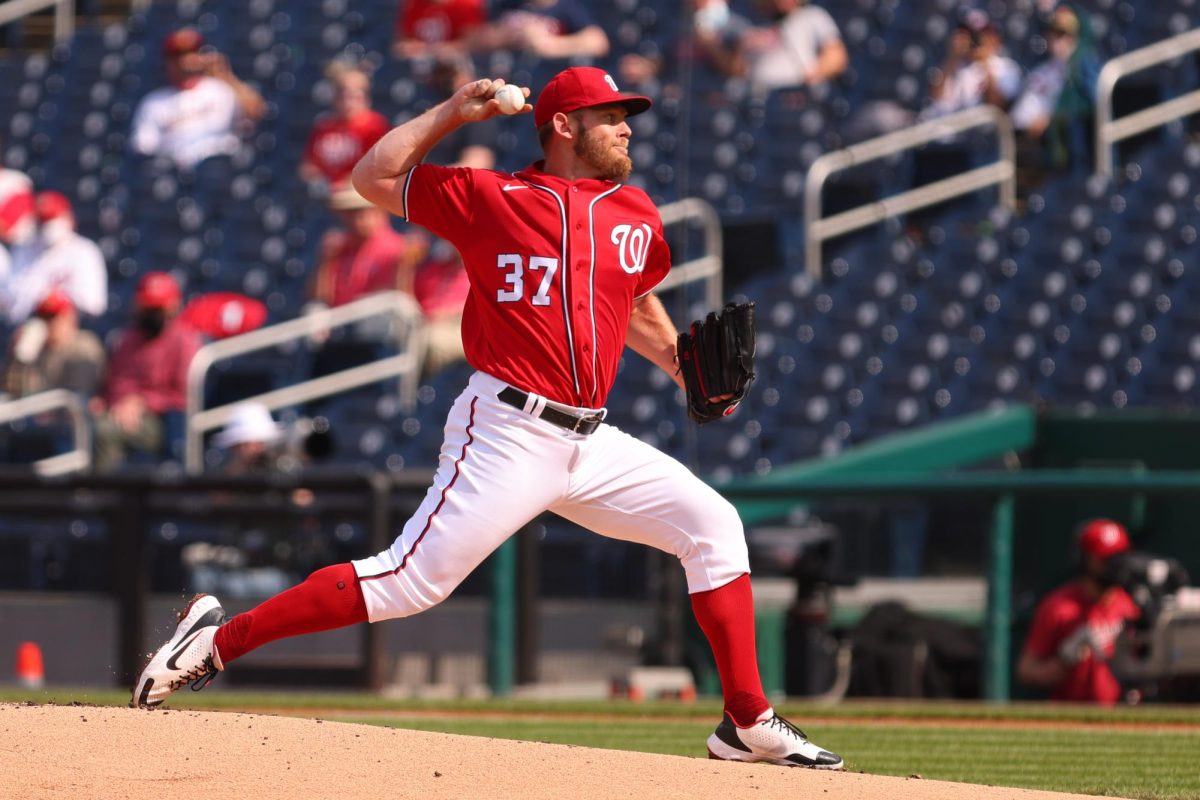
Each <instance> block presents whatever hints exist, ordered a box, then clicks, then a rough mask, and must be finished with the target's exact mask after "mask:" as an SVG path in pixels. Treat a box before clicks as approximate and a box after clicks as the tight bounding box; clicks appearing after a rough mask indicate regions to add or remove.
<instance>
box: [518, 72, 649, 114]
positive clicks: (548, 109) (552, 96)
mask: <svg viewBox="0 0 1200 800" xmlns="http://www.w3.org/2000/svg"><path fill="white" fill-rule="evenodd" d="M607 103H620V104H621V105H623V106H625V110H626V111H628V112H629V116H631V117H632V116H633V115H634V114H640V113H642V112H643V111H645V110H646V109H648V108H650V98H649V97H642V96H641V95H635V94H622V93H621V90H620V89H618V88H617V82H616V81H614V80H613V78H612V76H611V75H609V74H608V73H607V72H605V71H604V70H602V69H598V68H596V67H571V68H570V69H564V70H563V71H562V72H560V73H558V74H557V75H555V76H554V77H553V78H551V79H550V82H549V83H547V84H546V86H545V88H544V89H542V93H541V94H539V95H538V99H537V105H535V106H534V107H533V124H534V125H536V126H537V127H539V128H540V127H542V126H543V125H545V124H546V123H547V122H549V121H550V120H551V118H553V117H554V115H555V114H557V113H558V112H560V111H561V112H563V113H564V114H566V113H568V112H571V111H575V110H577V109H580V108H588V107H590V106H602V105H605V104H607Z"/></svg>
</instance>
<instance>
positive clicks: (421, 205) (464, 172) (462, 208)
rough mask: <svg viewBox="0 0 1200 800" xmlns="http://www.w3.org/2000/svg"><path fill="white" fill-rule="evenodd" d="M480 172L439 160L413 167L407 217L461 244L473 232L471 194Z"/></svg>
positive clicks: (406, 193) (406, 186) (406, 185)
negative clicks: (442, 164)
mask: <svg viewBox="0 0 1200 800" xmlns="http://www.w3.org/2000/svg"><path fill="white" fill-rule="evenodd" d="M476 172H477V170H473V169H468V168H466V167H440V166H437V165H435V164H418V165H417V166H415V167H413V168H412V169H411V170H409V173H408V177H407V178H406V179H405V181H404V188H403V191H404V214H405V217H406V218H407V219H408V221H409V222H415V223H417V224H418V225H420V226H422V227H424V228H426V229H428V230H429V231H430V232H432V233H433V234H435V235H436V236H440V237H442V238H443V239H445V240H446V241H448V242H450V243H451V244H453V245H455V246H457V245H458V244H459V243H460V242H462V241H463V240H464V239H465V238H467V237H469V236H471V235H472V233H473V232H472V231H471V216H472V215H471V198H472V195H473V194H474V192H475V173H476ZM459 249H460V251H461V249H462V248H459Z"/></svg>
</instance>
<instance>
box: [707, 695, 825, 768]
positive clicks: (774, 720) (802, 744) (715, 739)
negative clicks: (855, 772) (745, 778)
mask: <svg viewBox="0 0 1200 800" xmlns="http://www.w3.org/2000/svg"><path fill="white" fill-rule="evenodd" d="M708 757H709V758H715V759H719V760H721V761H761V762H765V763H767V764H778V765H779V766H781V767H809V768H810V769H845V767H846V765H845V763H844V762H843V761H842V757H841V756H839V755H836V754H834V753H831V752H829V751H828V750H823V749H821V748H820V747H817V746H816V745H815V744H813V743H812V742H810V741H809V740H808V737H807V736H805V735H804V731H802V730H800V729H799V728H797V727H796V726H795V725H793V724H792V723H790V722H788V721H787V720H786V719H784V718H783V717H781V716H779V715H778V714H776V713H775V711H774V709H770V708H768V709H767V710H766V711H764V712H763V713H762V714H761V715H760V716H759V718H758V719H757V720H756V721H755V723H754V724H753V725H751V726H750V727H748V728H739V727H738V726H737V725H734V724H733V720H732V719H730V718H729V715H726V716H725V718H724V719H722V720H721V724H720V725H718V726H717V729H716V731H714V732H713V735H712V736H709V737H708Z"/></svg>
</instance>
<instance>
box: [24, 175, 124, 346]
mask: <svg viewBox="0 0 1200 800" xmlns="http://www.w3.org/2000/svg"><path fill="white" fill-rule="evenodd" d="M35 210H36V219H37V223H38V229H37V236H36V237H35V238H34V240H33V244H32V249H31V251H30V256H29V258H28V259H26V260H25V261H24V263H23V264H22V265H21V268H20V269H17V270H14V271H13V273H12V275H11V276H10V278H9V283H8V291H9V295H10V298H11V301H10V302H11V304H10V306H9V309H8V318H9V322H11V323H12V324H14V325H16V324H20V323H21V322H23V321H24V320H25V319H27V318H28V317H29V315H30V314H32V313H33V310H34V309H35V308H36V307H37V305H38V303H40V302H41V301H42V300H43V299H44V298H45V297H46V296H47V295H49V294H50V293H51V292H52V291H54V290H60V291H62V292H64V293H65V294H66V296H67V297H68V298H70V300H71V304H72V306H73V307H74V309H77V310H79V311H81V312H83V313H84V314H88V315H90V316H94V317H96V316H100V315H101V314H103V313H104V312H105V311H106V310H107V309H108V268H107V267H106V266H105V263H104V256H103V255H102V254H101V252H100V248H99V247H97V246H96V243H95V242H93V241H92V240H90V239H88V238H86V237H84V236H80V235H79V234H78V233H76V232H75V213H74V211H73V210H72V208H71V202H70V201H69V200H67V198H66V197H65V196H63V195H61V194H59V193H58V192H42V193H41V194H39V195H38V196H37V199H36V203H35Z"/></svg>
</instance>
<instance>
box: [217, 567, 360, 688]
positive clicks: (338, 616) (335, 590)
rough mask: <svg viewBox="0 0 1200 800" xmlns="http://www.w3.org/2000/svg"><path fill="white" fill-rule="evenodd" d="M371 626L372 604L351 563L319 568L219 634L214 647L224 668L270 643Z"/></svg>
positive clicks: (227, 624) (223, 626)
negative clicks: (365, 597) (360, 624)
mask: <svg viewBox="0 0 1200 800" xmlns="http://www.w3.org/2000/svg"><path fill="white" fill-rule="evenodd" d="M366 621H367V604H366V601H365V600H363V593H362V590H361V589H359V588H358V576H357V575H355V574H354V567H353V566H352V565H350V564H334V565H333V566H332V567H325V568H324V569H319V570H317V571H316V572H314V573H313V574H312V575H309V576H308V578H307V579H306V580H305V581H304V583H301V584H299V585H297V586H293V587H292V588H290V589H287V590H286V591H283V592H280V593H279V594H277V595H275V596H274V597H272V598H271V599H269V600H265V601H263V602H262V603H261V604H260V605H258V606H257V607H256V608H254V609H252V610H250V611H247V612H246V613H245V614H238V615H237V616H236V617H234V618H233V619H231V620H229V621H228V622H226V623H225V624H224V625H222V626H221V627H220V629H218V630H217V635H216V638H215V639H214V644H215V646H216V650H217V656H218V657H219V658H220V659H221V663H222V665H223V666H228V665H229V662H230V661H233V660H234V659H235V658H238V657H240V656H243V655H245V654H246V653H248V652H250V651H251V650H253V649H254V648H256V647H262V646H263V645H264V644H266V643H267V642H273V641H275V640H276V639H282V638H284V637H286V636H299V635H301V634H305V633H316V632H317V631H327V630H331V629H333V628H344V627H346V626H347V625H354V624H355V623H358V622H366Z"/></svg>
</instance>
